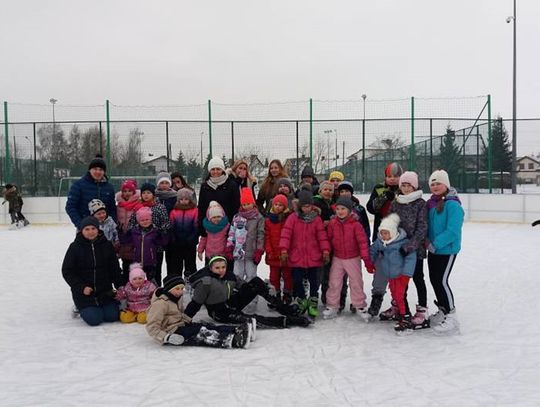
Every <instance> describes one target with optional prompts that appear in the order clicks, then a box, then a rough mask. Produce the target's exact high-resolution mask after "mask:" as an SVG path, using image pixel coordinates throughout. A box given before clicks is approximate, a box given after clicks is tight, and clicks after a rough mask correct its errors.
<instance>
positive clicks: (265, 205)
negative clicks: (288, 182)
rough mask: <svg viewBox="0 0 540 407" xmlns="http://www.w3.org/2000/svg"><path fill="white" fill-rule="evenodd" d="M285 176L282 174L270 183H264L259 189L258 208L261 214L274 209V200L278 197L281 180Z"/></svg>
mask: <svg viewBox="0 0 540 407" xmlns="http://www.w3.org/2000/svg"><path fill="white" fill-rule="evenodd" d="M285 176H286V175H285V174H282V175H280V176H278V177H275V178H272V179H270V180H269V181H264V182H263V184H262V185H261V187H260V189H259V194H258V195H257V201H256V202H257V208H259V212H261V213H263V214H264V213H267V212H269V211H270V209H271V208H272V199H274V197H275V196H276V195H277V193H278V189H279V180H280V179H281V178H283V177H285Z"/></svg>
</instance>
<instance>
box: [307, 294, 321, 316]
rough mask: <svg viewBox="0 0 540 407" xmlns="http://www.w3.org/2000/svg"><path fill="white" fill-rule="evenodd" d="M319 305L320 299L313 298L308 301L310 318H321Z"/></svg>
mask: <svg viewBox="0 0 540 407" xmlns="http://www.w3.org/2000/svg"><path fill="white" fill-rule="evenodd" d="M318 305H319V299H318V298H317V297H311V298H310V299H309V300H308V309H307V312H308V315H309V316H310V317H312V318H317V317H318V316H319V309H318V307H317V306H318Z"/></svg>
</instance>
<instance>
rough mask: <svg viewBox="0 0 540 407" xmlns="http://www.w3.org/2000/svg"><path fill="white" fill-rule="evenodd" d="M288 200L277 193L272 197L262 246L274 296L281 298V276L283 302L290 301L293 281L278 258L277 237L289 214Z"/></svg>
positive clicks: (287, 302)
mask: <svg viewBox="0 0 540 407" xmlns="http://www.w3.org/2000/svg"><path fill="white" fill-rule="evenodd" d="M289 214H290V212H289V208H288V201H287V197H286V196H285V195H281V194H278V195H276V196H275V197H274V198H273V199H272V208H270V212H268V214H267V215H266V220H265V221H264V243H265V244H264V247H265V251H266V264H268V265H269V266H270V284H272V286H273V287H274V289H275V290H276V296H277V297H279V298H281V277H283V302H284V303H286V304H290V303H291V301H292V289H293V281H292V274H291V269H290V268H289V267H287V266H283V265H282V264H281V261H280V259H279V256H280V254H281V251H280V250H279V239H280V238H281V230H282V229H283V225H284V224H285V221H286V220H287V217H288V216H289Z"/></svg>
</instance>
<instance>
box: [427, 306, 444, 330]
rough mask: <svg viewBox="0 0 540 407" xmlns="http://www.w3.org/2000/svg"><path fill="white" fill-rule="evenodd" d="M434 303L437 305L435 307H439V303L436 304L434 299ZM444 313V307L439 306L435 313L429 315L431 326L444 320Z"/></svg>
mask: <svg viewBox="0 0 540 407" xmlns="http://www.w3.org/2000/svg"><path fill="white" fill-rule="evenodd" d="M435 305H437V307H439V305H438V304H437V302H436V301H435ZM444 314H445V309H444V307H439V308H438V310H437V312H436V313H435V314H432V315H430V317H429V323H430V325H431V327H432V328H433V327H435V326H437V325H439V324H440V323H441V322H443V321H444Z"/></svg>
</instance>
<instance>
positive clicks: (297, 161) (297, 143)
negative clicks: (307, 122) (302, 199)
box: [296, 120, 300, 185]
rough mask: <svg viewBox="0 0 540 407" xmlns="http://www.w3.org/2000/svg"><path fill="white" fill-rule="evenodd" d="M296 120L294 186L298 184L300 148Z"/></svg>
mask: <svg viewBox="0 0 540 407" xmlns="http://www.w3.org/2000/svg"><path fill="white" fill-rule="evenodd" d="M298 137H299V134H298V120H297V121H296V185H299V184H300V162H299V161H300V146H299V140H298Z"/></svg>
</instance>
